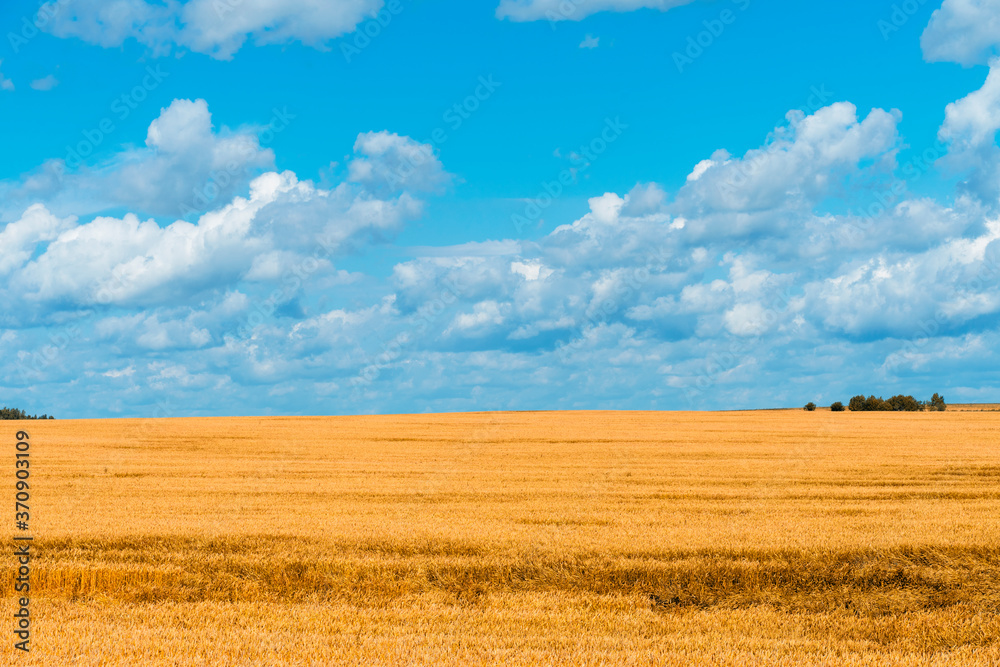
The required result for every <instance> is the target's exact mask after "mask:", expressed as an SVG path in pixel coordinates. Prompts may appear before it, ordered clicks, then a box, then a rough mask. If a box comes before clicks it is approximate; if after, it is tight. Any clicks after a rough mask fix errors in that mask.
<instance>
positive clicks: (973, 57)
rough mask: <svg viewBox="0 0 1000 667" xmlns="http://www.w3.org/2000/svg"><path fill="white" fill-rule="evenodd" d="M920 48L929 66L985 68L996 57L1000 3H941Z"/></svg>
mask: <svg viewBox="0 0 1000 667" xmlns="http://www.w3.org/2000/svg"><path fill="white" fill-rule="evenodd" d="M920 44H921V46H922V47H923V51H924V57H925V58H926V59H927V60H929V61H931V62H941V61H949V62H957V63H961V64H962V65H965V66H970V65H983V64H986V62H987V61H988V60H989V59H990V58H992V57H994V56H997V55H1000V50H998V47H1000V0H944V4H942V5H941V8H940V9H938V10H935V12H934V13H933V14H932V15H931V21H930V24H929V25H928V26H927V28H926V29H925V30H924V34H923V35H922V36H921V38H920Z"/></svg>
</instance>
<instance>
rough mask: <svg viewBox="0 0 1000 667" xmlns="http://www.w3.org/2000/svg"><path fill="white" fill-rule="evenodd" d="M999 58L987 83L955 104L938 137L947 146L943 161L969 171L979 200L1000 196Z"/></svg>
mask: <svg viewBox="0 0 1000 667" xmlns="http://www.w3.org/2000/svg"><path fill="white" fill-rule="evenodd" d="M997 130H1000V58H996V59H994V60H993V61H992V62H991V65H990V72H989V75H988V76H987V77H986V82H985V83H984V84H983V87H982V88H980V89H979V90H977V91H975V92H973V93H970V94H969V95H967V96H966V97H963V98H962V99H960V100H958V101H957V102H952V103H951V104H949V105H948V107H947V108H946V109H945V120H944V123H943V124H942V125H941V129H940V131H939V132H938V138H939V139H940V140H941V141H943V142H946V143H947V144H948V156H947V158H945V159H944V160H943V162H944V163H945V164H946V165H948V166H949V167H951V168H952V169H954V170H956V171H960V172H966V173H967V174H968V179H969V187H970V189H971V190H972V191H973V192H974V193H975V194H976V195H977V196H979V197H981V198H982V199H984V200H988V201H995V200H996V198H997V196H998V194H1000V148H998V147H997V144H996V134H997Z"/></svg>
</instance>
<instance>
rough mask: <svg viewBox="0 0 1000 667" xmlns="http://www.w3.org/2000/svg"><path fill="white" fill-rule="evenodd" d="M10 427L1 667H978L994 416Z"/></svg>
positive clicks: (597, 416)
mask: <svg viewBox="0 0 1000 667" xmlns="http://www.w3.org/2000/svg"><path fill="white" fill-rule="evenodd" d="M24 426H25V424H23V423H22V424H18V425H17V427H18V428H23V427H24ZM26 426H27V428H28V429H29V430H30V432H31V440H32V456H33V469H32V472H33V489H32V490H33V530H34V533H35V535H36V536H37V543H36V545H35V546H36V548H37V550H38V554H39V559H38V560H37V561H36V562H35V563H34V565H35V570H34V572H33V577H34V582H33V583H34V588H33V601H32V605H33V610H34V613H35V616H36V626H35V634H34V637H33V643H34V647H33V648H34V650H33V652H32V654H31V656H30V657H28V658H25V657H24V656H17V655H14V651H13V650H12V649H11V647H10V643H11V642H9V641H8V642H7V645H6V646H5V647H4V648H3V655H5V656H9V657H10V660H11V661H15V660H16V661H17V663H18V664H25V665H58V666H60V667H61V666H64V665H65V666H70V665H147V664H148V665H340V664H348V665H408V664H415V665H432V664H433V665H469V664H514V665H531V664H553V665H599V664H611V665H613V664H636V665H663V664H667V665H671V664H677V665H684V664H699V665H700V664H719V665H745V664H775V665H799V664H814V665H914V664H921V665H946V664H947V665H952V664H955V665H958V664H982V665H988V664H1000V639H998V637H1000V620H998V617H997V613H998V611H1000V512H998V509H1000V449H998V447H997V444H998V441H1000V417H998V416H997V415H996V414H990V413H975V412H964V413H951V412H948V413H913V414H895V413H859V414H852V413H830V412H816V413H806V412H804V411H775V412H753V413H504V414H468V415H427V416H397V417H344V418H301V419H290V418H259V419H258V418H254V419H204V420H193V419H192V420H170V421H144V420H134V421H51V422H43V423H27V424H26ZM5 428H6V429H7V431H8V432H9V438H8V439H10V440H11V442H13V433H14V431H15V427H14V425H12V424H11V425H5ZM6 493H11V494H12V493H13V490H12V488H11V489H8V491H6ZM8 543H9V542H8ZM12 565H13V562H12V559H11V558H6V559H4V560H3V561H0V567H2V568H3V570H4V573H5V575H4V579H3V588H2V590H3V594H4V596H5V601H6V604H7V608H10V605H11V603H12V600H13V598H12V587H11V581H10V580H11V576H10V574H11V570H12ZM8 618H9V615H8Z"/></svg>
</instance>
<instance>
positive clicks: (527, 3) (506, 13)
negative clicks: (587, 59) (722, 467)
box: [496, 0, 694, 21]
mask: <svg viewBox="0 0 1000 667" xmlns="http://www.w3.org/2000/svg"><path fill="white" fill-rule="evenodd" d="M693 1H694V0H500V6H499V7H497V11H496V14H497V18H501V19H510V20H511V21H538V20H540V19H546V20H549V21H579V20H581V19H584V18H586V17H588V16H590V15H591V14H596V13H597V12H606V11H614V12H631V11H634V10H637V9H646V8H648V9H659V10H660V11H661V12H665V11H667V10H668V9H673V8H674V7H680V6H681V5H686V4H689V3H691V2H693Z"/></svg>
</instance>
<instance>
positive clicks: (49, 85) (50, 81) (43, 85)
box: [31, 74, 59, 91]
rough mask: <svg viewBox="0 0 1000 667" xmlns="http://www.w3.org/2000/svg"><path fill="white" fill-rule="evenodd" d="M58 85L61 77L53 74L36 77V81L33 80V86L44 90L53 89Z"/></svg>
mask: <svg viewBox="0 0 1000 667" xmlns="http://www.w3.org/2000/svg"><path fill="white" fill-rule="evenodd" d="M58 85H59V79H57V78H56V77H55V76H53V75H52V74H49V75H48V76H46V77H44V78H41V79H35V80H34V81H32V82H31V87H32V88H33V89H34V90H42V91H46V90H52V89H53V88H55V87H56V86H58Z"/></svg>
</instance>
